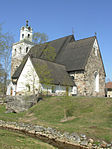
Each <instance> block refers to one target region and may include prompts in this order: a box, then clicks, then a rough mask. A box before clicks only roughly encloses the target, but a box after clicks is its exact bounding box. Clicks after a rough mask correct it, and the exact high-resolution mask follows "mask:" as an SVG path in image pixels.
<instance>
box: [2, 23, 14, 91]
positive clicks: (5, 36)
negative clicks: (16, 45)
mask: <svg viewBox="0 0 112 149" xmlns="http://www.w3.org/2000/svg"><path fill="white" fill-rule="evenodd" d="M13 42H14V40H13V37H12V36H11V35H10V34H9V33H2V26H1V25H0V63H1V65H2V67H3V69H4V94H5V93H6V86H7V80H8V79H9V77H10V70H11V69H10V68H11V52H12V43H13Z"/></svg>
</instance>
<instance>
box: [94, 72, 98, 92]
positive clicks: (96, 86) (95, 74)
mask: <svg viewBox="0 0 112 149" xmlns="http://www.w3.org/2000/svg"><path fill="white" fill-rule="evenodd" d="M94 78H95V91H96V92H99V73H98V72H97V71H95V73H94Z"/></svg>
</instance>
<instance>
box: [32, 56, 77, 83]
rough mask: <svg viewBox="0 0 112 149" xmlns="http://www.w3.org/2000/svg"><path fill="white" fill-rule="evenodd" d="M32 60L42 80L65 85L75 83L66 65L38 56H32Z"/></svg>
mask: <svg viewBox="0 0 112 149" xmlns="http://www.w3.org/2000/svg"><path fill="white" fill-rule="evenodd" d="M31 61H32V64H33V66H34V68H35V70H36V72H37V74H38V75H39V78H40V82H42V83H46V81H48V82H50V84H56V85H59V84H60V85H64V86H74V85H75V84H74V82H73V80H72V79H71V78H70V76H69V74H68V73H67V71H66V68H65V66H63V65H60V64H56V63H54V62H49V61H46V60H42V59H38V58H31ZM46 79H47V80H46ZM44 80H45V81H44Z"/></svg>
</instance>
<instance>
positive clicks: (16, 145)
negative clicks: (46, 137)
mask: <svg viewBox="0 0 112 149" xmlns="http://www.w3.org/2000/svg"><path fill="white" fill-rule="evenodd" d="M37 148H38V149H55V148H54V147H52V146H51V145H48V144H46V143H43V142H41V141H38V140H36V139H34V138H30V137H28V136H25V135H23V134H18V133H15V132H11V131H8V130H0V149H37Z"/></svg>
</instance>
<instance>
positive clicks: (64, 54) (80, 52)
mask: <svg viewBox="0 0 112 149" xmlns="http://www.w3.org/2000/svg"><path fill="white" fill-rule="evenodd" d="M94 41H95V36H94V37H90V38H85V39H81V40H77V41H74V42H70V43H68V44H67V46H66V48H65V49H64V50H62V51H61V52H60V55H58V56H57V58H56V62H57V63H60V64H63V65H65V66H66V69H67V71H74V70H84V68H85V65H86V62H87V59H88V56H89V54H90V52H91V50H92V46H93V43H94Z"/></svg>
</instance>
